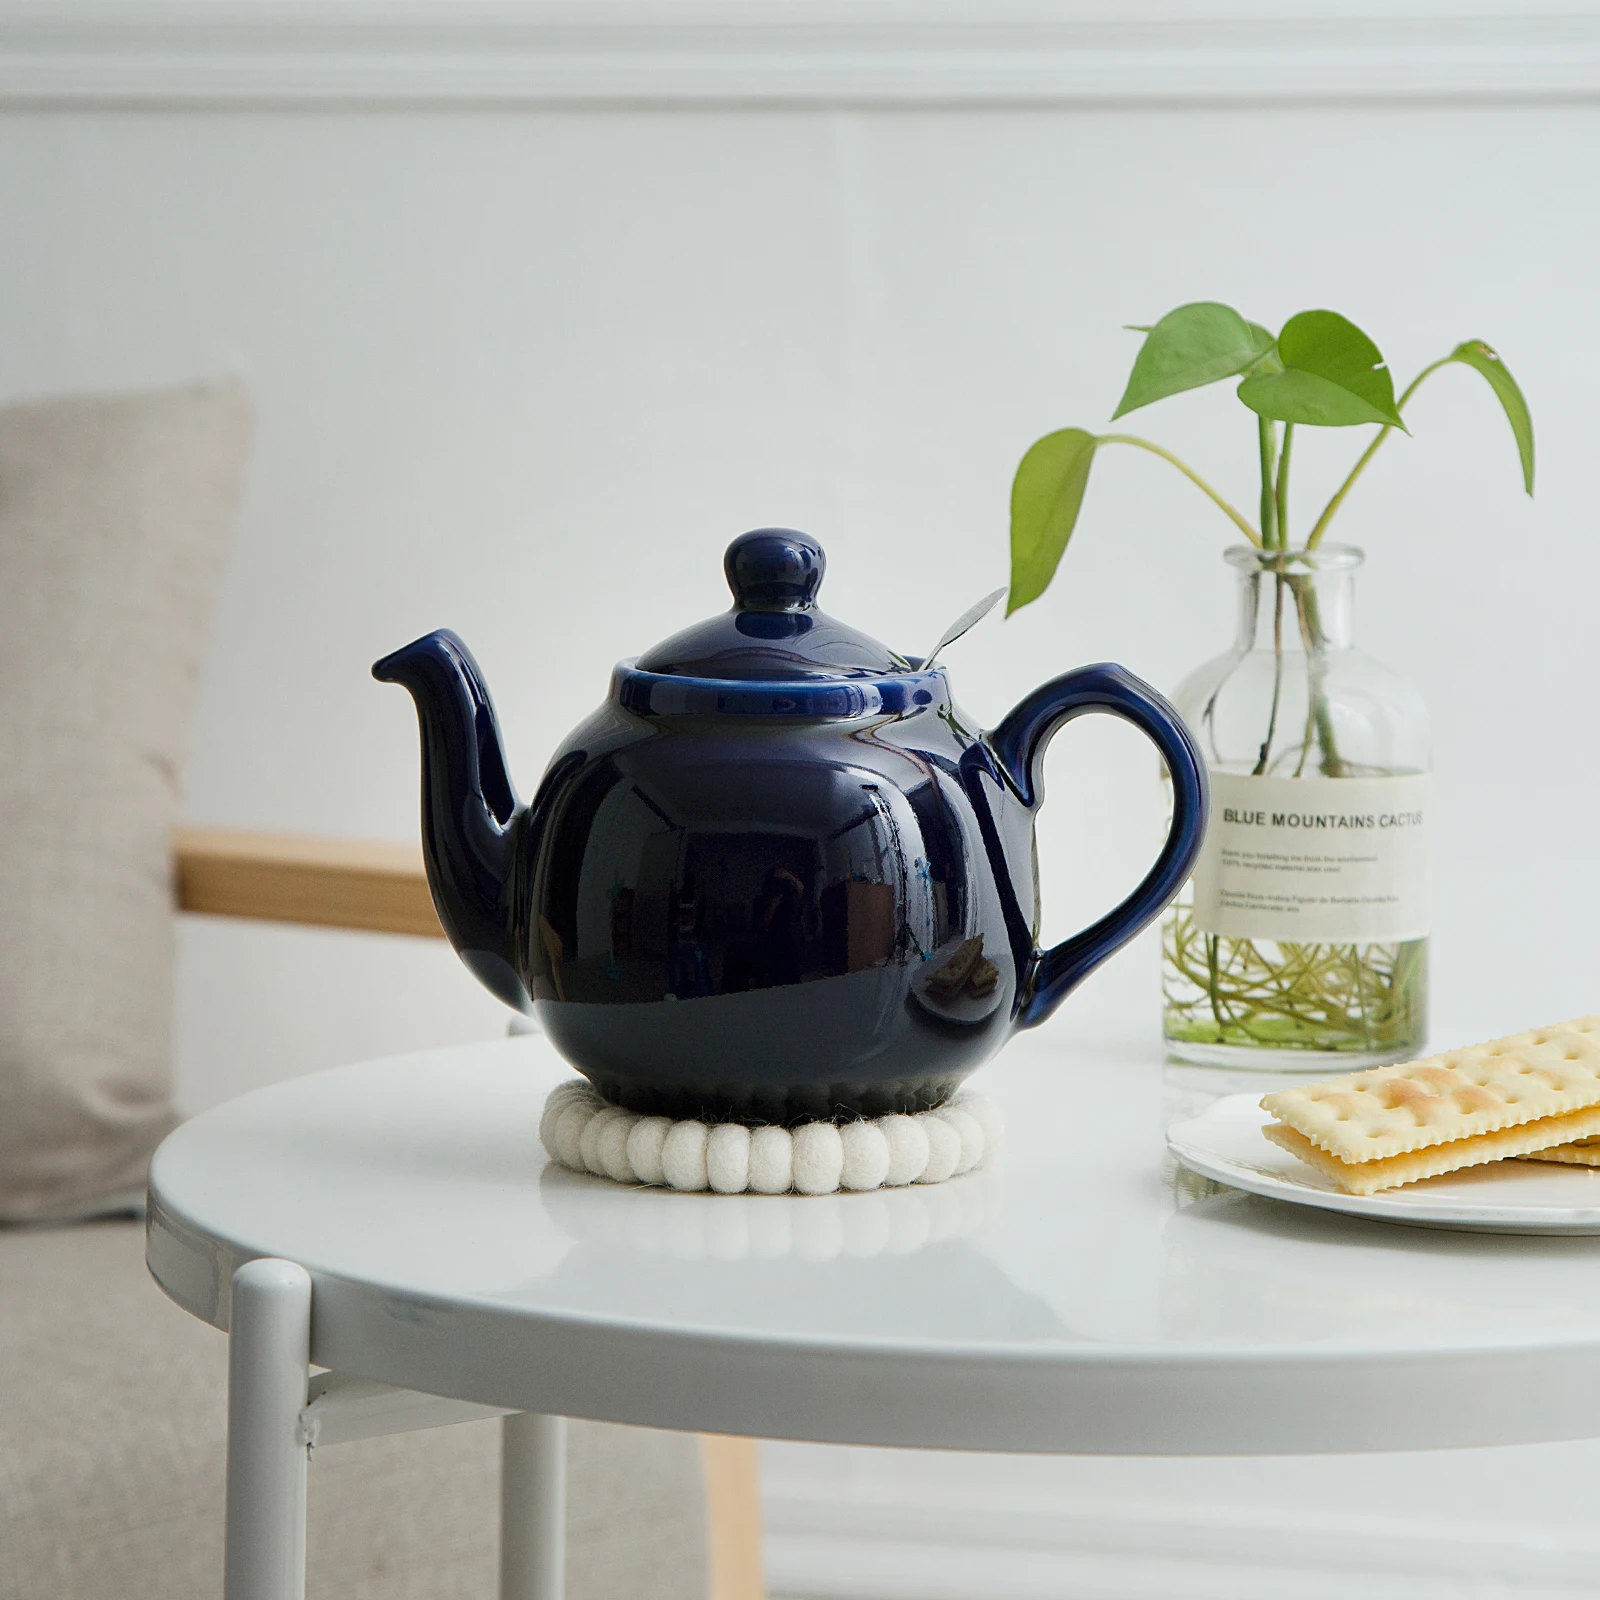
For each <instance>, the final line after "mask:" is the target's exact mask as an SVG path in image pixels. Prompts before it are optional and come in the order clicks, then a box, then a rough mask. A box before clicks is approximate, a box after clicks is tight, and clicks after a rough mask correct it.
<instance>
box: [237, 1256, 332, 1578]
mask: <svg viewBox="0 0 1600 1600" xmlns="http://www.w3.org/2000/svg"><path fill="white" fill-rule="evenodd" d="M310 1359H311V1279H310V1278H309V1277H308V1276H307V1275H306V1271H305V1268H304V1267H298V1266H296V1265H295V1264H294V1263H293V1262H292V1261H274V1260H271V1259H264V1260H260V1261H247V1262H246V1263H245V1264H244V1265H243V1266H242V1267H240V1268H239V1270H238V1271H237V1272H236V1273H234V1275H233V1306H232V1311H231V1313H230V1316H229V1331H228V1510H227V1552H226V1556H225V1559H224V1575H223V1595H224V1600H304V1597H305V1592H306V1447H305V1443H304V1441H303V1440H302V1438H301V1436H300V1412H301V1410H302V1409H303V1408H304V1406H305V1403H306V1380H307V1368H308V1366H309V1364H310Z"/></svg>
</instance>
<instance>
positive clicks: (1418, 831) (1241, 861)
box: [1007, 302, 1533, 1070]
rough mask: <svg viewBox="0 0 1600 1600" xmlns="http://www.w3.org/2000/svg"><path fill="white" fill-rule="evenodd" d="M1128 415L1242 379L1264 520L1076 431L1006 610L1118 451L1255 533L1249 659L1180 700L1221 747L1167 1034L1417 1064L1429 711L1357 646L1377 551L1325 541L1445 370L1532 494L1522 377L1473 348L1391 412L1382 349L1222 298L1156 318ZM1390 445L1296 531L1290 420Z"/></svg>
mask: <svg viewBox="0 0 1600 1600" xmlns="http://www.w3.org/2000/svg"><path fill="white" fill-rule="evenodd" d="M1134 331H1136V332H1139V333H1143V334H1144V336H1145V337H1144V342H1143V343H1142V345H1141V346H1140V349H1139V354H1138V356H1137V358H1136V359H1135V361H1134V364H1133V371H1132V373H1131V375H1130V376H1129V379H1128V384H1127V388H1126V390H1125V392H1124V393H1123V396H1122V399H1121V401H1120V402H1119V404H1118V406H1117V409H1116V411H1115V412H1114V413H1113V421H1115V420H1116V418H1118V417H1122V416H1124V415H1126V414H1127V413H1128V412H1130V411H1136V410H1138V409H1139V408H1140V407H1142V406H1146V405H1149V404H1151V403H1152V402H1153V401H1156V400H1162V399H1165V398H1167V397H1168V396H1170V395H1175V394H1181V393H1183V392H1184V391H1186V390H1189V389H1196V388H1200V387H1202V386H1204V385H1207V384H1212V383H1218V382H1221V381H1223V380H1224V379H1237V380H1238V383H1237V388H1236V390H1235V393H1236V394H1237V396H1238V398H1239V400H1240V401H1241V402H1242V403H1243V404H1244V406H1245V407H1246V408H1247V410H1249V411H1250V412H1252V413H1254V419H1255V425H1256V433H1257V446H1258V453H1259V460H1260V472H1261V495H1260V502H1259V507H1258V508H1257V517H1256V521H1255V522H1252V521H1251V520H1250V519H1249V518H1248V517H1246V516H1245V515H1244V514H1243V513H1241V512H1240V511H1239V510H1237V509H1236V508H1235V507H1234V506H1232V505H1230V504H1229V503H1228V501H1227V500H1226V499H1225V498H1224V497H1223V496H1222V495H1221V494H1219V493H1218V492H1217V490H1216V489H1214V488H1213V487H1212V486H1211V484H1209V483H1208V482H1207V481H1206V480H1205V479H1204V478H1203V477H1201V475H1200V474H1199V473H1198V472H1196V471H1195V470H1194V468H1192V467H1191V466H1189V465H1188V463H1187V462H1185V461H1182V460H1180V459H1179V458H1178V457H1177V456H1176V455H1174V454H1173V453H1172V452H1171V451H1169V450H1167V449H1165V448H1164V447H1163V446H1161V445H1159V444H1156V443H1155V442H1153V441H1152V440H1149V439H1145V438H1142V437H1140V436H1138V435H1136V434H1130V433H1103V434H1094V433H1090V432H1088V431H1087V430H1085V429H1082V428H1064V429H1061V430H1059V431H1058V432H1055V433H1050V434H1046V435H1045V437H1044V438H1042V439H1040V440H1039V441H1038V442H1037V443H1036V444H1034V445H1033V447H1032V448H1031V449H1030V450H1029V451H1028V453H1027V454H1026V455H1025V456H1024V457H1023V458H1022V462H1021V465H1020V466H1019V467H1018V468H1017V475H1016V480H1015V482H1014V484H1013V486H1012V491H1011V592H1010V599H1009V601H1008V603H1007V614H1008V615H1009V614H1010V613H1011V612H1014V611H1016V610H1017V609H1018V608H1019V607H1021V606H1025V605H1027V604H1028V603H1029V602H1031V601H1033V600H1036V599H1038V597H1039V596H1040V595H1041V594H1043V593H1044V591H1045V589H1046V588H1047V587H1048V586H1049V584H1050V581H1051V579H1052V578H1053V577H1054V576H1055V573H1056V569H1057V566H1058V565H1059V563H1060V561H1061V557H1062V555H1063V554H1064V552H1065V551H1066V547H1067V541H1068V540H1069V539H1070V538H1071V536H1072V532H1073V529H1074V528H1075V527H1076V525H1077V521H1078V514H1079V511H1080V510H1081V508H1082V505H1083V497H1084V492H1085V490H1086V489H1087V487H1088V482H1089V473H1090V469H1091V467H1092V466H1093V464H1094V461H1095V458H1096V456H1097V454H1098V452H1099V451H1100V450H1102V449H1103V448H1105V447H1107V446H1110V445H1120V446H1127V447H1131V448H1134V449H1138V450H1143V451H1146V452H1148V453H1149V454H1151V455H1154V456H1157V457H1159V458H1161V459H1162V460H1163V461H1166V462H1167V463H1169V464H1170V465H1171V466H1173V467H1175V468H1176V469H1177V470H1178V471H1179V472H1181V473H1182V474H1183V475H1184V476H1185V477H1186V478H1188V479H1189V481H1190V482H1191V483H1193V484H1194V485H1195V487H1196V488H1198V489H1199V490H1200V491H1201V492H1202V493H1203V494H1205V495H1206V496H1207V497H1208V498H1209V499H1210V500H1211V501H1212V502H1213V504H1214V505H1215V506H1216V507H1217V508H1218V510H1219V511H1221V512H1222V513H1223V515H1225V516H1226V517H1227V518H1228V519H1229V521H1231V522H1232V523H1233V525H1234V526H1235V528H1237V529H1238V531H1239V532H1240V533H1241V534H1242V535H1243V536H1244V538H1245V539H1246V540H1247V541H1248V542H1247V544H1245V545H1243V546H1234V547H1232V548H1230V549H1229V550H1228V551H1227V552H1226V558H1227V560H1228V561H1229V563H1230V565H1232V566H1233V568H1234V569H1235V571H1236V573H1237V575H1238V580H1239V624H1238V633H1237V637H1236V639H1235V642H1234V645H1233V648H1232V649H1230V650H1229V651H1227V652H1225V653H1224V654H1223V655H1221V656H1219V657H1217V658H1216V659H1215V660H1213V661H1210V662H1207V663H1206V664H1205V665H1204V666H1202V667H1200V668H1199V669H1198V670H1197V671H1195V672H1193V673H1191V674H1190V676H1189V677H1188V678H1187V679H1185V680H1184V682H1183V683H1182V684H1181V685H1180V686H1179V688H1178V690H1177V692H1176V694H1175V695H1174V699H1175V700H1176V702H1177V705H1178V709H1179V710H1180V711H1181V712H1182V713H1183V714H1184V716H1185V717H1186V718H1187V719H1188V720H1189V722H1190V725H1191V726H1192V727H1193V729H1194V731H1195V733H1196V734H1197V736H1198V737H1199V738H1200V740H1201V743H1202V745H1203V746H1204V748H1205V751H1206V759H1207V764H1208V766H1209V768H1210V772H1211V780H1212V823H1211V828H1210V832H1209V833H1208V835H1207V839H1206V844H1205V848H1204V850H1203V852H1202V855H1201V859H1200V863H1199V865H1198V866H1197V867H1196V869H1195V873H1194V877H1193V880H1192V882H1191V884H1190V886H1189V888H1187V889H1186V890H1185V891H1184V893H1183V894H1182V895H1181V896H1180V897H1179V899H1178V901H1177V902H1175V904H1174V905H1173V907H1172V909H1171V911H1170V912H1169V913H1168V915H1167V919H1166V923H1165V926H1164V931H1163V951H1162V960H1163V971H1162V990H1163V1002H1164V1031H1165V1034H1166V1037H1167V1040H1168V1042H1169V1044H1170V1046H1171V1048H1172V1050H1173V1051H1174V1053H1175V1054H1177V1055H1179V1056H1182V1057H1184V1058H1186V1059H1188V1060H1192V1061H1201V1062H1206V1063H1212V1064H1217V1065H1229V1066H1245V1065H1250V1066H1270V1067H1274V1068H1285V1067H1288V1068H1296V1067H1306V1068H1312V1069H1317V1070H1320V1069H1321V1068H1322V1067H1323V1066H1324V1065H1325V1064H1326V1062H1327V1060H1328V1058H1329V1057H1330V1056H1333V1057H1336V1058H1337V1059H1338V1061H1339V1063H1340V1064H1341V1065H1342V1066H1345V1067H1349V1068H1355V1067H1359V1066H1367V1065H1374V1064H1377V1063H1379V1062H1383V1061H1394V1060H1402V1059H1404V1058H1406V1057H1408V1056H1412V1055H1416V1054H1418V1053H1420V1051H1421V1049H1422V1046H1423V1043H1424V1040H1425V1037H1426V1033H1427V935H1428V890H1427V871H1428V847H1427V833H1428V817H1429V810H1430V804H1429V782H1430V779H1429V776H1428V773H1429V767H1430V762H1431V755H1430V749H1429V738H1428V726H1427V714H1426V711H1425V709H1424V707H1423V705H1422V702H1421V699H1420V697H1419V696H1418V695H1417V693H1416V692H1415V690H1413V689H1412V688H1411V687H1410V686H1409V685H1408V684H1407V683H1405V682H1404V681H1403V680H1402V679H1400V678H1399V677H1398V676H1397V675H1395V674H1394V673H1392V672H1390V671H1389V670H1388V669H1386V668H1384V667H1382V666H1380V665H1379V664H1378V663H1377V662H1375V661H1373V660H1372V659H1371V658H1369V657H1367V656H1365V655H1363V654H1361V653H1360V652H1359V651H1357V650H1356V649H1355V648H1354V647H1353V645H1352V643H1351V622H1350V595H1351V586H1352V578H1353V573H1354V570H1355V568H1356V567H1357V566H1358V565H1359V564H1360V562H1361V560H1362V553H1361V551H1359V550H1357V549H1355V548H1353V547H1351V546H1348V545H1335V544H1330V543H1326V542H1325V535H1326V534H1327V531H1328V527H1329V525H1330V524H1331V523H1332V521H1333V519H1334V517H1335V516H1336V514H1337V513H1338V511H1339V509H1340V507H1341V506H1343V504H1344V502H1345V499H1346V497H1347V496H1348V495H1349V493H1350V490H1351V489H1352V488H1353V487H1354V486H1355V484H1356V482H1357V480H1358V479H1359V478H1360V477H1361V475H1362V473H1363V472H1364V471H1365V470H1366V467H1367V465H1368V463H1369V462H1370V461H1371V460H1372V458H1373V456H1374V455H1376V454H1377V452H1378V450H1379V449H1381V448H1382V446H1383V444H1384V442H1385V440H1387V439H1388V437H1389V436H1390V434H1391V433H1393V432H1395V431H1397V430H1398V431H1400V432H1405V431H1407V430H1406V425H1405V423H1404V421H1403V420H1402V417H1401V412H1402V411H1403V409H1404V408H1405V406H1406V403H1407V402H1408V401H1409V400H1410V399H1411V397H1412V395H1414V394H1415V393H1416V391H1417V388H1418V386H1419V385H1420V384H1421V383H1422V382H1423V381H1424V380H1425V379H1426V378H1428V377H1429V376H1430V375H1431V374H1433V373H1435V372H1437V371H1439V370H1440V369H1441V368H1444V367H1447V366H1451V365H1457V366H1464V367H1470V368H1471V369H1472V370H1473V371H1475V372H1477V373H1479V374H1481V375H1482V376H1483V377H1484V378H1485V379H1486V380H1487V381H1488V383H1489V386H1490V388H1491V389H1492V390H1493V392H1494V394H1495V396H1496V398H1497V399H1498V400H1499V402H1500V405H1501V407H1502V408H1503V410H1504V412H1505V415H1506V419H1507V421H1508V422H1509V423H1510V425H1511V431H1512V433H1513V435H1514V437H1515V440H1516V446H1517V451H1518V455H1519V457H1520V459H1521V465H1522V477H1523V485H1524V487H1525V488H1526V489H1527V492H1528V493H1529V494H1530V495H1531V494H1532V493H1533V427H1532V423H1531V422H1530V420H1529V416H1528V408H1527V405H1526V403H1525V402H1524V400H1523V397H1522V393H1521V391H1520V390H1519V389H1518V387H1517V385H1516V382H1515V381H1514V380H1513V378H1512V376H1511V374H1510V373H1509V372H1508V371H1507V370H1506V368H1505V366H1504V364H1503V363H1502V362H1501V361H1500V358H1499V357H1498V356H1497V355H1496V354H1495V352H1494V351H1493V350H1492V349H1491V348H1490V347H1489V346H1488V345H1487V344H1484V343H1483V342H1482V341H1481V340H1475V339H1474V340H1468V341H1466V342H1465V343H1463V344H1460V345H1457V346H1456V348H1455V349H1454V350H1452V351H1451V352H1450V354H1449V355H1447V356H1445V357H1443V358H1442V359H1441V360H1439V361H1435V362H1434V363H1433V364H1432V365H1431V366H1428V367H1425V368H1424V369H1423V370H1422V371H1421V372H1420V373H1419V374H1418V375H1417V376H1416V378H1414V379H1413V380H1412V382H1411V384H1410V385H1409V387H1407V389H1406V390H1405V392H1404V393H1403V394H1401V396H1400V397H1399V399H1398V400H1396V398H1395V393H1394V384H1393V380H1392V379H1391V377H1390V374H1389V371H1388V368H1387V366H1386V365H1385V364H1384V360H1383V357H1382V355H1381V354H1380V353H1379V351H1378V348H1377V346H1376V345H1375V344H1373V342H1372V341H1371V340H1370V339H1369V338H1368V337H1367V336H1366V334H1364V333H1363V332H1362V331H1361V330H1360V329H1359V328H1357V327H1356V326H1355V325H1354V324H1353V323H1352V322H1350V321H1348V320H1347V319H1346V318H1344V317H1342V316H1339V315H1338V314H1337V313H1335V312H1332V311H1303V312H1301V313H1300V314H1299V315H1297V316H1294V317H1291V318H1290V319H1289V320H1288V322H1286V323H1285V324H1284V325H1283V328H1282V329H1281V330H1280V332H1279V333H1278V334H1277V336H1276V337H1274V336H1273V335H1272V334H1271V333H1269V332H1268V331H1267V329H1265V328H1264V327H1262V326H1261V325H1260V324H1259V323H1255V322H1250V321H1248V320H1246V319H1245V318H1244V317H1242V316H1240V315H1239V313H1238V312H1237V311H1235V310H1233V309H1232V308H1231V307H1229V306H1224V305H1218V304H1215V303H1213V302H1201V303H1197V304H1194V305H1186V306H1180V307H1179V308H1178V309H1177V310H1176V311H1172V312H1169V313H1168V314H1167V315H1166V316H1165V317H1163V318H1162V319H1161V320H1160V321H1159V322H1157V323H1156V324H1154V326H1152V327H1148V328H1138V329H1135V330H1134ZM1363 424H1366V425H1375V426H1376V427H1377V430H1378V431H1377V433H1376V435H1375V436H1374V437H1373V438H1372V440H1371V442H1370V443H1369V444H1368V445H1367V447H1366V449H1365V450H1364V451H1363V452H1362V454H1361V456H1360V457H1359V459H1358V460H1357V461H1356V463H1355V464H1354V466H1353V467H1352V468H1351V469H1350V472H1349V474H1348V475H1347V476H1346V478H1345V479H1344V481H1343V483H1342V484H1341V485H1340V486H1339V488H1338V489H1337V491H1336V492H1335V493H1334V494H1333V496H1332V497H1331V498H1330V499H1329V501H1328V502H1327V504H1326V505H1325V506H1324V507H1323V508H1322V510H1321V513H1320V514H1319V515H1318V516H1317V518H1316V520H1315V521H1314V522H1312V523H1311V524H1310V526H1309V528H1308V530H1307V532H1306V534H1305V536H1304V538H1303V539H1297V538H1295V537H1294V536H1292V535H1291V528H1292V527H1295V526H1297V524H1296V523H1294V522H1293V521H1292V519H1291V515H1290V510H1291V506H1290V498H1289V490H1290V468H1291V465H1292V463H1293V460H1294V449H1295V437H1296V430H1297V429H1300V428H1306V427H1315V428H1344V427H1358V426H1361V425H1363Z"/></svg>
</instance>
